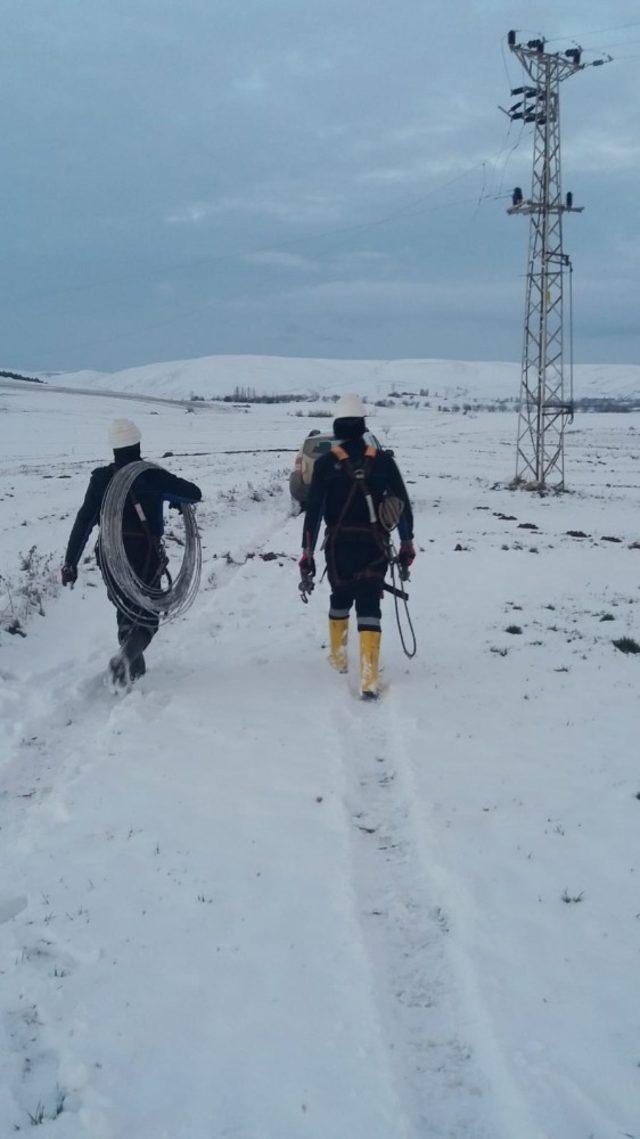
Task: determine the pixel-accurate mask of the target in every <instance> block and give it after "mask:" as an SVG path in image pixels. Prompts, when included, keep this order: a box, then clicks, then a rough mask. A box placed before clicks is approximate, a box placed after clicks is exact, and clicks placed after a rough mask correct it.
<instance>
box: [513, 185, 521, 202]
mask: <svg viewBox="0 0 640 1139" xmlns="http://www.w3.org/2000/svg"><path fill="white" fill-rule="evenodd" d="M511 201H512V203H513V205H514V206H519V205H520V203H521V201H522V190H521V189H520V187H519V186H516V188H515V190H514V191H513V194H512V195H511Z"/></svg>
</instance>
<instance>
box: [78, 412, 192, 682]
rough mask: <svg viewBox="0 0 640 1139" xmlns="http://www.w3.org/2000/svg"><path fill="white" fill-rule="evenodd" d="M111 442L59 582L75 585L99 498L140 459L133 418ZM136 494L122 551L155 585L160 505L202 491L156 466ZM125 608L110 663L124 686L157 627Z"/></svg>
mask: <svg viewBox="0 0 640 1139" xmlns="http://www.w3.org/2000/svg"><path fill="white" fill-rule="evenodd" d="M109 442H110V444H111V446H112V447H113V462H112V463H109V465H108V466H106V467H96V469H95V470H94V471H92V472H91V478H90V480H89V486H88V488H87V493H86V494H85V498H84V502H83V504H82V506H81V507H80V510H79V511H78V515H77V517H76V520H75V522H74V524H73V528H72V530H71V534H70V537H69V542H68V545H67V552H66V555H65V559H64V565H63V566H62V570H61V578H62V584H63V585H73V583H74V582H75V581H76V579H77V577H78V562H79V561H80V558H81V556H82V552H83V550H84V548H85V546H86V544H87V541H88V539H89V535H90V534H91V531H92V530H93V528H94V526H96V525H97V524H98V522H99V521H100V510H101V507H102V500H103V498H104V496H105V493H106V490H107V487H108V486H109V483H110V482H111V479H112V477H113V475H114V474H115V473H116V471H118V470H119V469H120V468H121V467H125V466H127V464H128V463H135V462H139V461H140V457H141V456H140V431H139V430H138V428H137V427H136V425H135V424H134V423H132V422H131V420H129V419H115V420H114V421H113V423H112V424H111V425H110V427H109ZM135 495H136V499H137V501H138V503H139V505H140V506H141V507H142V512H143V515H144V521H143V520H141V518H140V517H139V514H138V513H137V511H136V509H135V507H134V504H133V502H132V501H131V496H129V497H128V498H127V502H126V504H125V508H124V512H123V517H122V533H123V538H124V548H125V553H126V555H127V558H128V560H129V562H130V564H131V566H132V568H133V570H134V571H135V573H136V574H137V575H138V577H139V578H140V580H141V581H143V582H144V583H145V584H148V585H149V586H157V585H158V584H159V581H160V578H161V576H162V571H163V569H164V563H163V558H162V547H161V541H160V540H161V538H162V534H163V531H164V519H163V503H164V502H168V503H169V505H170V506H176V507H179V506H180V505H182V503H194V502H199V501H200V499H201V498H202V493H201V491H200V488H199V487H197V486H195V484H194V483H191V482H186V481H185V479H179V478H177V477H176V476H175V475H172V474H170V473H169V471H165V470H163V469H162V468H161V467H158V468H157V469H154V470H147V471H143V472H142V474H141V475H140V476H139V478H137V479H136V482H135ZM108 596H109V600H110V601H112V602H113V604H114V605H116V607H117V606H118V603H117V600H116V598H115V597H113V596H111V594H110V593H109V594H108ZM128 610H129V612H128V613H124V612H123V611H122V609H120V608H119V607H117V621H118V641H119V644H120V652H119V653H118V654H117V655H116V656H114V657H113V658H112V659H111V661H110V664H109V667H110V670H111V675H112V678H113V681H114V683H116V684H119V685H126V684H127V682H128V681H129V680H135V679H136V678H137V677H139V676H142V675H143V674H144V673H145V671H146V665H145V660H144V655H143V654H144V650H145V649H146V648H147V646H148V644H149V642H150V641H151V639H152V637H153V636H154V635H155V633H156V632H157V629H158V618H157V616H156V615H155V614H152V613H150V612H149V611H148V610H144V611H143V610H141V609H139V607H136V606H134V605H133V604H130V605H129V606H128ZM136 615H137V616H138V617H141V618H142V619H143V623H138V622H137V621H136V619H135V618H136Z"/></svg>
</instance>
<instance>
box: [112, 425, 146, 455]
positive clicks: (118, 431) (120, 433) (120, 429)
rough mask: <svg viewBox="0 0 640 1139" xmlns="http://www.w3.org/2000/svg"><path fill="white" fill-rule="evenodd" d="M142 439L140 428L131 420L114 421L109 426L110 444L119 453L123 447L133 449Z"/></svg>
mask: <svg viewBox="0 0 640 1139" xmlns="http://www.w3.org/2000/svg"><path fill="white" fill-rule="evenodd" d="M141 438H142V436H141V434H140V428H139V427H136V425H135V423H132V422H131V420H130V419H114V420H113V421H112V422H111V423H110V424H109V442H110V444H111V446H112V447H113V449H114V451H119V450H120V449H121V448H122V447H133V446H135V444H136V443H139V442H140V440H141Z"/></svg>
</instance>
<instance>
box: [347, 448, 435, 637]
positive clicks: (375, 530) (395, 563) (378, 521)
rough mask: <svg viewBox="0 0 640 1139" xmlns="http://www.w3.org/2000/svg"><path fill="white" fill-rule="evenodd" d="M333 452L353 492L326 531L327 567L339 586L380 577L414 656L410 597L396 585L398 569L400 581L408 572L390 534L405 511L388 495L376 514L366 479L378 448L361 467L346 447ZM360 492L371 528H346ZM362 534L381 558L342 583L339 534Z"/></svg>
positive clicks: (368, 449) (401, 630) (366, 458)
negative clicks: (387, 579) (388, 575)
mask: <svg viewBox="0 0 640 1139" xmlns="http://www.w3.org/2000/svg"><path fill="white" fill-rule="evenodd" d="M331 451H332V453H333V454H334V455H335V456H336V458H337V459H338V461H339V463H340V465H341V467H342V470H344V471H345V472H346V474H347V475H348V476H349V478H350V479H351V481H352V486H351V490H350V491H349V494H348V496H347V499H346V502H345V504H344V506H343V508H342V512H341V514H340V517H339V519H338V522H337V524H336V525H335V526H332V527H331V528H330V529H328V530H327V536H326V538H325V549H326V556H327V565H329V564H330V565H331V570H332V578H333V580H334V582H335V583H336V585H338V586H340V585H346V584H351V582H355V581H361V580H362V579H363V578H378V580H379V581H380V585H381V588H382V589H383V590H384V591H385V592H386V593H391V594H392V595H393V599H394V605H395V615H396V623H397V626H398V632H399V634H400V641H401V644H402V648H403V651H404V653H405V656H408V657H414V656H415V655H416V651H417V643H416V635H415V632H414V628H413V624H412V621H411V615H410V613H409V606H408V602H409V595H408V593H407V592H406V591H405V590H403V589H401V588H399V584H400V583H399V582H398V583H397V582H396V570H399V575H400V581H406V580H407V578H408V576H409V573H408V571H403V568H402V567H401V566H400V565H399V560H398V554H397V551H396V550H395V548H394V545H393V542H392V541H391V531H392V530H393V529H394V528H395V527H396V526H397V525H398V522H399V520H400V516H401V514H402V511H403V509H404V503H403V502H402V500H401V499H399V498H397V497H396V496H395V495H387V496H386V497H385V498H383V500H382V502H381V503H380V506H379V508H378V512H377V513H376V508H375V503H374V501H373V496H372V494H371V491H370V489H369V486H368V484H367V477H368V475H369V473H370V470H371V467H372V465H373V463H374V462H375V459H376V456H377V454H378V450H377V448H376V447H373V446H371V445H369V446H368V447H367V448H366V450H365V453H364V462H363V464H362V466H361V467H354V466H353V464H352V462H351V459H350V458H349V455H348V454H347V452H346V451H345V449H344V447H341V446H340V445H339V444H336V445H335V446H333V447H332V448H331ZM358 491H360V492H361V494H362V495H363V497H364V500H365V503H366V505H367V511H368V515H369V525H368V526H345V525H344V519H345V518H346V516H347V513H348V510H349V508H350V506H351V503H352V502H353V500H354V498H355V496H356V494H357V493H358ZM363 533H366V534H367V535H368V536H369V537H373V538H374V540H375V543H376V545H377V546H378V547H379V549H380V554H379V556H378V557H376V558H374V559H373V560H372V561H371V562H370V563H369V565H368V566H367V567H366V568H365V569H364V570H361V571H360V573H357V574H354V576H353V577H352V578H351V579H350V582H348V583H347V582H342V581H341V580H340V578H339V577H338V572H337V563H336V556H335V543H336V540H337V538H338V537H339V536H340V535H349V534H352V535H354V536H356V535H362V534H363ZM388 566H390V567H391V584H390V585H389V584H387V582H385V580H384V578H385V574H386V572H387V567H388ZM400 601H401V602H402V603H403V605H404V613H405V619H406V621H407V624H408V631H409V643H407V639H406V638H405V634H404V631H403V628H402V619H401V616H400V609H399V602H400Z"/></svg>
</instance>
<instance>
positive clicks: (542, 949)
mask: <svg viewBox="0 0 640 1139" xmlns="http://www.w3.org/2000/svg"><path fill="white" fill-rule="evenodd" d="M237 382H238V383H242V382H244V381H243V378H242V377H238V379H237ZM187 386H188V385H187ZM293 386H295V385H293ZM351 386H355V385H351ZM385 386H386V381H385ZM141 390H142V389H141ZM158 394H161V395H167V394H171V393H170V392H169V391H168V390H163V391H161V392H159V393H158ZM174 394H176V395H185V394H186V395H188V394H190V393H189V392H188V391H186V388H185V389H180V390H175V391H174ZM115 415H130V416H133V417H134V418H135V419H136V420H137V421H138V423H139V424H140V426H141V428H142V431H143V440H144V450H145V453H146V455H147V456H148V457H150V458H160V457H161V456H163V454H164V453H165V452H166V451H172V452H173V453H174V454H173V456H172V457H169V458H166V459H165V460H164V462H165V463H166V464H167V466H169V467H170V469H171V470H174V471H175V472H176V473H180V474H183V475H184V476H185V477H186V478H189V479H194V480H195V481H197V482H199V483H200V485H201V486H202V489H203V495H204V501H203V504H202V506H201V508H199V510H198V515H199V519H200V522H201V527H202V535H203V543H204V547H205V549H204V572H203V584H202V589H201V593H200V595H199V598H198V600H197V602H196V605H195V607H194V608H193V609H192V610H191V611H190V612H189V613H188V614H187V615H186V616H185V617H184V618H183V619H181V620H180V621H179V622H178V623H176V624H174V625H170V626H168V627H166V628H165V629H163V630H161V632H160V634H159V635H158V637H157V639H156V640H155V641H154V643H153V645H152V647H151V648H150V650H149V653H148V664H149V672H148V674H147V676H146V677H145V678H144V679H143V680H142V681H141V682H140V683H139V685H138V686H137V687H136V688H135V689H134V690H133V691H132V692H131V693H129V694H128V695H126V696H124V697H121V698H117V697H114V696H113V695H112V694H111V693H110V692H109V690H108V689H107V688H106V687H105V686H104V684H103V672H104V668H105V665H106V662H107V660H108V658H109V656H110V654H111V653H112V651H113V648H114V645H115V636H114V629H115V621H114V613H113V610H112V608H111V606H110V605H109V603H108V602H107V600H106V597H105V594H104V590H103V587H102V583H101V580H100V577H99V574H98V571H97V570H96V569H95V566H94V564H93V563H92V561H89V562H88V563H87V564H85V565H83V566H82V568H81V574H80V578H79V581H78V584H77V586H76V588H75V589H74V590H73V591H70V590H66V591H61V590H60V589H59V588H58V587H57V585H56V578H55V574H54V573H53V572H52V569H51V567H53V569H55V568H57V565H58V563H59V562H60V560H61V558H62V555H63V551H64V546H65V544H66V540H67V537H68V533H69V529H70V526H71V523H72V520H73V517H74V515H75V511H76V510H77V508H78V506H79V504H80V502H81V500H82V496H83V494H84V490H85V485H86V482H87V479H88V474H89V472H90V470H91V469H92V467H93V466H95V465H97V464H98V463H100V462H101V461H103V460H104V461H106V460H107V459H108V451H107V448H106V443H105V433H106V426H107V423H108V422H109V420H110V419H111V418H112V417H113V416H115ZM326 422H327V421H326V420H319V421H318V422H317V423H314V421H313V420H312V419H308V418H304V419H302V418H299V417H297V416H296V415H295V408H294V407H293V406H287V405H282V406H278V407H252V408H251V410H249V411H246V412H242V411H236V410H227V409H218V410H216V409H212V408H210V407H201V408H198V409H197V410H196V411H195V412H190V411H187V410H186V409H185V408H183V407H179V406H171V405H169V404H158V405H154V404H153V403H150V402H140V403H139V404H136V403H131V402H126V403H125V402H123V401H122V400H118V399H117V398H113V399H112V398H100V399H96V398H93V397H91V396H84V395H80V394H73V395H68V394H58V393H55V392H50V391H42V390H34V389H32V388H29V387H28V386H27V385H11V384H7V385H5V386H4V387H2V388H0V433H1V435H2V444H3V445H2V448H1V449H0V450H1V454H2V459H1V463H2V468H1V469H2V487H1V490H0V500H1V501H2V513H1V515H0V544H1V551H2V556H1V560H0V572H1V573H2V575H3V577H2V581H1V582H0V593H1V594H3V595H4V596H2V598H1V599H0V607H3V608H4V610H5V619H4V624H5V626H6V625H7V624H9V625H10V624H11V623H12V621H13V622H15V621H18V622H19V625H20V627H21V629H22V631H23V632H24V633H26V636H21V635H20V634H19V632H16V633H15V634H14V635H10V634H9V633H8V632H7V631H5V630H2V631H0V676H1V678H2V690H1V693H0V707H1V712H2V726H1V729H0V733H1V734H0V744H1V748H2V790H1V793H0V805H1V808H2V829H1V831H0V841H1V843H2V865H3V874H2V878H1V881H0V923H1V924H0V948H1V964H0V998H1V1000H0V1004H1V1020H0V1056H1V1059H0V1135H2V1136H3V1137H4V1136H5V1135H6V1136H9V1135H12V1134H14V1132H18V1131H20V1132H26V1133H31V1127H32V1126H35V1125H39V1126H40V1127H41V1130H40V1131H38V1132H37V1134H38V1135H42V1137H43V1139H46V1137H47V1136H52V1137H57V1139H303V1137H304V1139H435V1137H438V1139H445V1137H446V1139H590V1137H591V1139H618V1137H620V1136H633V1137H636V1139H637V1137H638V1136H640V1024H639V1015H638V996H637V993H638V966H639V964H640V960H639V948H640V895H639V883H638V879H639V877H640V849H639V843H638V833H639V823H640V798H639V795H640V776H639V772H638V745H637V724H638V695H639V690H640V657H639V656H633V655H624V654H623V653H621V652H619V651H618V650H617V649H616V648H614V646H613V643H612V642H613V640H615V639H618V638H620V637H623V636H625V635H626V636H629V637H634V638H636V639H638V640H640V606H639V605H638V602H639V600H640V590H639V580H640V549H638V548H632V543H633V542H634V541H636V540H637V539H638V538H640V521H639V519H638V512H637V502H638V491H639V489H640V416H638V415H627V416H595V415H589V416H579V417H578V418H577V420H576V422H575V425H574V427H573V429H572V430H571V433H570V435H569V437H568V444H569V446H568V457H567V469H568V476H569V481H570V483H571V485H572V487H573V493H572V494H568V495H565V496H562V497H557V498H556V497H548V498H539V497H533V496H527V495H525V494H523V493H514V492H510V491H508V490H506V489H502V487H501V485H500V484H504V482H505V481H507V480H508V479H509V478H510V477H511V475H512V473H513V435H514V429H515V423H514V417H513V416H511V415H490V414H481V415H477V416H473V415H467V416H461V415H439V414H438V413H437V412H436V411H434V410H428V409H426V410H419V411H416V410H411V409H405V408H398V409H389V410H387V409H380V410H379V414H378V415H377V417H376V419H375V420H372V427H373V428H374V430H375V432H376V434H377V435H378V436H379V437H380V438H381V439H383V440H384V441H385V442H386V443H388V444H389V445H390V446H392V447H393V448H394V449H395V451H396V455H397V458H398V461H399V463H400V466H401V468H402V470H403V472H404V474H405V477H406V479H407V481H408V484H409V490H410V492H411V493H412V496H413V499H414V502H415V506H416V534H417V542H418V545H419V547H420V551H421V552H420V554H419V558H418V560H417V562H416V565H415V567H414V573H413V580H412V586H411V593H412V611H413V615H414V621H415V624H416V628H417V633H418V638H419V655H418V656H417V657H416V659H415V660H414V661H413V662H411V663H410V662H407V661H406V660H405V658H404V657H403V655H402V652H401V649H400V646H399V643H398V640H397V636H396V633H395V628H394V624H393V617H392V608H391V606H390V605H389V602H388V601H387V602H386V603H385V607H386V612H385V621H384V636H383V656H384V665H385V672H384V676H385V685H386V690H385V693H384V698H383V700H382V701H381V702H380V704H379V705H377V706H374V707H371V706H370V705H363V704H361V703H360V702H359V701H358V700H357V698H356V691H357V684H356V676H355V670H354V671H353V672H352V674H351V675H350V676H349V677H348V678H345V677H340V676H337V675H336V674H334V673H332V672H330V670H329V668H328V665H327V663H326V661H325V659H324V658H325V656H326V645H325V625H326V609H327V600H328V598H327V589H326V585H325V584H323V585H322V586H321V587H319V588H318V589H317V590H316V593H315V594H314V595H313V598H312V600H311V603H310V604H309V605H308V606H307V607H304V606H302V605H301V604H300V601H299V599H298V592H297V570H296V558H297V556H298V545H299V534H300V529H301V527H300V520H299V519H295V518H292V517H291V516H290V510H289V498H288V493H287V489H286V476H287V473H288V469H289V466H290V463H291V460H292V452H293V451H294V450H295V448H296V447H297V446H298V444H299V442H300V440H301V436H302V435H303V434H304V433H305V432H306V431H307V430H308V429H309V428H310V427H313V426H319V427H323V426H325V425H326ZM569 530H573V531H581V532H583V533H584V534H585V535H587V536H586V537H582V538H580V537H572V536H569V535H568V534H567V531H569ZM613 539H618V540H616V541H614V540H613ZM32 547H35V550H34V551H33V552H32V553H31V554H30V555H29V554H28V551H30V550H31V549H32ZM90 554H91V545H90V546H89V547H88V548H87V557H89V556H90ZM265 555H275V556H272V557H266V558H265ZM50 556H51V562H50V563H49V568H47V566H48V563H47V559H48V558H49V557H50ZM21 565H22V566H26V568H21ZM7 591H8V592H7ZM9 595H10V602H9ZM10 605H12V606H13V616H12V615H11V614H10V613H8V607H10ZM40 609H41V610H42V613H43V615H41V613H40V612H39V610H40ZM508 627H511V628H512V629H514V630H515V629H519V630H521V631H520V632H515V631H514V632H511V633H510V632H508V631H507V629H508ZM354 640H355V638H354ZM352 649H353V650H355V645H353V646H352ZM353 663H354V664H355V652H354V656H353Z"/></svg>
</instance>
